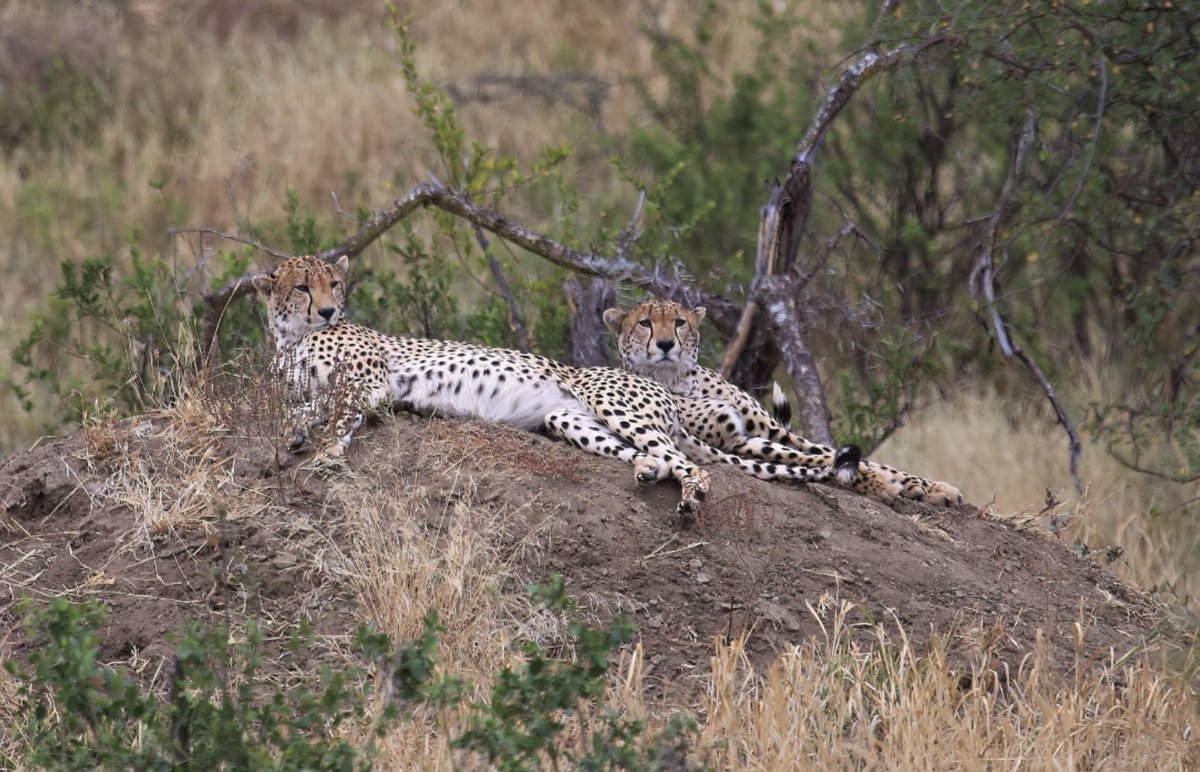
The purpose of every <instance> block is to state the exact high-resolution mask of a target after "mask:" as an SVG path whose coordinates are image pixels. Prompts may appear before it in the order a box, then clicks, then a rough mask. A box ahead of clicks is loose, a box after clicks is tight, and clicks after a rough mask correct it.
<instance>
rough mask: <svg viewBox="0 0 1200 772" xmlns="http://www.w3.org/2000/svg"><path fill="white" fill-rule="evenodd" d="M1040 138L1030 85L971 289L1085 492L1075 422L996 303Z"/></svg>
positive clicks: (1080, 445) (974, 269)
mask: <svg viewBox="0 0 1200 772" xmlns="http://www.w3.org/2000/svg"><path fill="white" fill-rule="evenodd" d="M1036 134H1037V114H1036V113H1035V112H1034V110H1033V97H1032V94H1031V92H1030V87H1029V84H1028V83H1026V85H1025V120H1024V122H1023V123H1022V125H1021V127H1020V129H1017V130H1014V137H1013V149H1012V159H1011V161H1010V162H1009V167H1008V176H1007V177H1006V178H1005V180H1004V185H1003V186H1002V187H1001V189H1000V195H999V197H998V198H997V200H996V208H995V210H994V211H993V212H992V215H991V217H989V218H988V225H987V234H986V236H985V238H984V240H983V244H982V245H981V247H980V250H979V257H978V258H977V259H976V262H975V267H974V268H973V269H972V270H971V278H970V280H969V281H970V282H971V283H972V284H971V286H972V287H974V286H975V284H974V283H975V281H976V280H978V284H979V287H980V289H981V290H982V294H983V296H984V300H985V302H986V303H987V306H988V313H989V315H990V316H991V319H992V328H993V329H994V330H995V332H996V340H997V341H998V342H999V344H1000V351H1001V352H1002V353H1003V354H1004V357H1005V358H1006V359H1011V358H1013V357H1016V358H1017V359H1019V360H1020V361H1021V362H1022V364H1024V365H1025V366H1026V367H1027V368H1028V369H1029V371H1030V372H1031V373H1032V374H1033V377H1034V378H1035V379H1036V380H1037V382H1038V384H1039V385H1041V387H1042V391H1043V392H1044V393H1045V394H1046V399H1048V400H1049V401H1050V405H1051V406H1052V407H1053V408H1054V414H1055V415H1056V416H1057V417H1058V422H1059V423H1060V424H1062V427H1063V429H1064V430H1066V432H1067V440H1068V445H1069V448H1070V455H1069V457H1068V468H1069V469H1070V473H1071V482H1072V483H1074V485H1075V490H1076V491H1081V492H1082V490H1083V486H1082V485H1081V484H1080V482H1079V473H1078V468H1079V454H1080V453H1081V452H1082V443H1081V442H1080V440H1079V434H1078V432H1076V431H1075V422H1074V421H1072V420H1071V417H1070V416H1069V415H1067V411H1066V409H1065V408H1064V407H1063V406H1062V403H1061V402H1059V400H1058V395H1056V394H1055V392H1054V387H1053V386H1052V385H1051V384H1050V380H1049V379H1048V378H1047V377H1046V374H1045V373H1044V372H1042V368H1040V367H1039V366H1038V364H1037V362H1035V361H1034V360H1033V357H1031V356H1030V355H1029V354H1027V353H1026V352H1025V350H1024V349H1022V348H1021V347H1020V346H1018V345H1017V344H1016V343H1015V342H1014V341H1013V338H1012V335H1011V333H1010V332H1009V330H1008V322H1007V320H1006V319H1005V318H1004V315H1003V314H1002V313H1001V311H1000V306H999V304H998V303H997V302H996V267H995V253H996V245H997V244H998V242H999V239H1000V229H1001V226H1003V225H1004V224H1005V223H1007V222H1008V220H1009V219H1010V218H1011V217H1012V215H1013V214H1014V213H1015V212H1016V210H1017V209H1018V207H1019V204H1018V202H1017V201H1016V192H1017V190H1018V188H1019V187H1020V185H1021V177H1022V175H1023V174H1024V170H1025V160H1026V158H1027V157H1028V155H1029V150H1030V148H1031V147H1032V146H1033V140H1034V137H1035V136H1036Z"/></svg>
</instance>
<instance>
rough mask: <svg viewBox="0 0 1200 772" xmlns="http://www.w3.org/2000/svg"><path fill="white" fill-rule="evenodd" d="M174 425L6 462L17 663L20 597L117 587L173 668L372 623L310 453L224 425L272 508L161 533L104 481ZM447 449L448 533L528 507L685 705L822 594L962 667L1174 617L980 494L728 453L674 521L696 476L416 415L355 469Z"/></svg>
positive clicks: (413, 460)
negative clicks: (801, 478)
mask: <svg viewBox="0 0 1200 772" xmlns="http://www.w3.org/2000/svg"><path fill="white" fill-rule="evenodd" d="M164 420H165V419H163V418H161V417H159V418H154V417H143V418H139V419H133V420H131V421H127V422H123V423H122V424H120V425H119V426H118V427H117V430H116V431H117V434H118V435H119V436H120V437H121V438H122V441H121V442H119V443H113V444H111V445H110V446H107V447H105V448H101V449H100V452H98V451H97V448H96V447H89V443H90V444H92V445H95V442H94V440H92V441H89V440H85V437H84V436H83V435H82V434H75V435H72V436H69V437H65V438H62V439H57V440H53V441H50V442H47V443H45V444H43V445H41V446H40V447H38V448H36V449H34V450H32V451H29V452H27V453H23V454H21V455H18V456H16V457H13V458H11V459H9V460H8V461H7V462H6V463H5V464H4V465H3V467H2V468H0V497H2V498H0V500H2V503H3V517H2V518H0V629H7V630H9V631H10V632H9V633H8V639H7V643H8V647H7V648H8V649H9V654H10V655H12V656H15V657H16V658H17V659H21V658H23V656H24V655H25V654H26V653H27V651H28V646H29V645H31V644H30V642H29V641H27V640H26V639H25V638H24V632H23V631H22V629H21V627H20V625H19V619H20V612H19V609H18V602H19V601H20V600H21V598H22V597H29V598H31V599H32V600H33V601H34V602H39V601H44V600H45V599H47V598H49V597H51V596H55V595H66V596H69V597H83V596H87V595H91V596H95V597H98V598H100V599H101V600H103V601H104V602H105V603H106V604H107V605H108V606H109V608H110V614H109V622H108V624H107V626H106V628H105V629H104V630H103V631H102V633H103V646H104V650H103V652H102V656H103V658H104V659H105V660H107V661H113V660H123V661H125V662H128V663H132V664H133V666H134V669H135V670H136V671H137V672H140V673H142V674H143V676H144V677H145V678H146V679H148V680H153V681H158V682H160V683H161V677H162V676H161V674H162V673H164V672H169V670H170V657H171V654H172V652H173V643H172V642H171V640H170V638H169V636H170V635H171V634H173V633H176V632H178V631H181V630H183V629H186V627H187V625H188V623H189V622H190V621H192V620H202V621H209V622H213V621H225V622H235V623H236V621H238V620H240V619H241V618H243V617H245V616H248V615H255V616H258V617H265V618H268V619H271V620H276V621H279V622H282V623H284V624H285V625H286V624H294V623H296V622H297V621H298V620H299V619H301V618H304V619H307V620H310V622H311V623H312V624H313V626H314V627H315V628H316V629H317V630H319V631H321V632H324V633H327V634H331V635H340V634H349V633H352V632H353V631H354V629H355V628H356V627H357V625H358V624H359V622H360V621H363V620H362V619H361V616H362V615H361V614H360V609H358V608H357V607H356V604H355V601H354V598H353V594H352V593H350V592H349V591H348V590H347V588H346V587H344V586H342V585H341V584H340V583H339V582H338V581H337V580H336V579H334V578H331V577H332V574H331V573H330V572H327V571H323V570H322V569H321V567H320V562H319V561H316V560H314V559H313V555H316V554H318V553H319V552H320V545H321V544H322V543H325V541H326V540H328V539H336V538H338V534H339V533H340V531H339V529H338V528H336V527H335V525H336V523H338V522H343V521H344V520H345V518H352V517H354V513H353V512H343V511H339V510H338V509H337V504H336V501H335V500H333V499H332V498H331V497H330V496H329V495H328V487H329V486H328V482H327V481H326V480H325V479H324V478H323V477H321V476H320V475H314V474H312V473H311V472H308V471H305V470H304V469H303V468H302V465H301V464H300V463H298V460H297V459H285V460H284V463H283V464H282V466H281V465H280V464H278V463H277V462H276V460H275V458H274V455H273V452H270V451H268V450H264V448H263V447H260V446H257V445H254V444H253V443H239V442H236V441H234V440H231V439H229V438H228V437H225V438H220V439H218V440H214V441H213V442H212V443H211V444H210V445H209V446H208V449H207V450H206V451H205V452H206V453H209V454H212V455H213V456H214V457H217V458H225V459H232V461H233V466H232V467H231V469H232V470H233V471H232V477H231V481H230V483H229V484H231V485H235V486H237V489H236V495H237V496H238V497H239V501H262V502H263V504H262V506H261V507H258V508H257V509H256V510H255V511H256V512H257V514H253V515H249V516H247V515H242V516H239V517H237V518H233V517H227V518H223V519H222V518H220V517H218V518H217V519H215V520H214V519H212V518H210V519H208V520H198V521H197V522H196V523H195V524H194V525H192V526H190V527H185V528H178V527H167V528H165V529H164V530H163V531H162V532H161V533H151V534H150V535H149V537H148V538H139V534H140V533H141V532H140V531H139V529H142V528H144V527H145V526H144V519H139V518H138V517H137V516H136V514H135V513H134V512H133V511H132V509H131V507H130V506H128V505H125V504H121V503H119V502H114V501H112V498H111V497H110V496H107V495H106V493H105V489H104V488H105V485H106V484H108V483H106V482H105V481H106V480H108V479H109V477H110V475H111V471H112V469H113V468H114V467H115V465H116V464H117V463H118V462H119V461H120V460H121V455H122V454H129V453H139V454H143V455H144V456H145V457H146V458H151V459H153V458H154V457H155V453H156V452H157V451H158V449H157V448H156V446H155V443H156V442H157V441H158V440H155V439H154V438H155V437H156V436H158V434H156V432H157V431H159V430H161V429H162V423H163V421H164ZM397 448H399V449H400V450H399V451H397ZM438 454H455V455H456V456H457V457H459V458H461V463H460V464H459V465H458V469H459V470H460V473H459V474H458V475H456V476H454V477H445V478H443V477H440V476H437V475H431V478H430V479H428V480H424V481H423V482H425V483H426V484H427V485H428V495H429V496H430V497H431V501H432V503H433V504H434V506H431V507H429V511H430V512H431V513H434V514H431V515H430V518H431V519H430V524H429V525H430V527H444V526H445V522H444V519H445V517H447V513H448V512H452V511H453V508H452V507H450V506H438V503H439V502H441V503H443V504H449V503H450V502H451V501H453V500H454V499H455V498H456V497H457V496H459V495H460V494H461V490H460V487H461V485H462V484H463V479H464V477H469V478H471V479H472V480H473V482H472V485H473V486H474V492H473V496H474V500H475V501H478V502H485V503H488V504H489V505H494V506H496V507H498V508H505V509H509V510H511V511H512V512H513V513H514V514H513V515H512V517H514V518H517V521H516V522H514V523H512V526H513V527H511V528H507V529H504V530H505V532H506V533H504V534H501V533H497V534H496V535H495V538H496V539H499V540H507V541H508V542H509V543H507V544H502V545H501V547H502V548H503V549H508V550H509V551H510V553H511V560H512V561H513V562H514V574H515V575H516V576H517V577H518V578H519V579H520V580H522V581H543V580H545V579H546V578H547V577H548V576H549V575H550V574H552V573H559V574H561V575H562V576H563V577H564V578H565V580H566V586H567V589H568V591H569V592H570V593H571V594H572V595H574V596H575V597H577V598H579V599H580V601H581V605H582V607H584V608H585V609H589V610H590V611H591V612H592V613H594V614H595V616H596V617H597V618H606V617H607V616H608V615H610V614H611V613H613V612H615V611H617V610H624V611H626V612H627V613H628V614H629V616H630V617H631V619H632V621H633V622H635V623H636V625H637V627H638V630H639V633H638V634H639V635H640V637H641V639H642V641H643V643H644V646H645V656H646V662H647V663H648V665H649V667H648V670H649V673H648V678H647V682H648V683H649V684H650V685H651V688H652V690H656V691H657V692H658V693H659V694H660V695H661V696H664V697H672V696H679V695H678V688H680V687H681V686H683V687H686V685H687V684H698V683H699V679H697V678H694V677H696V676H702V675H703V674H704V673H705V672H706V670H707V668H708V662H709V656H710V652H711V644H712V641H713V639H714V638H715V637H717V636H734V635H739V634H742V633H743V632H745V631H747V630H750V634H749V646H748V650H749V652H750V654H751V656H752V658H753V659H755V660H756V662H757V664H763V663H765V662H766V661H768V660H769V659H771V658H772V657H773V656H774V655H775V654H776V653H777V652H779V651H781V650H783V649H785V648H786V647H789V646H792V645H795V644H801V643H804V642H806V641H808V640H810V639H812V638H819V637H820V636H821V635H822V631H821V627H820V625H819V624H818V621H817V619H816V616H815V615H814V614H813V613H811V612H810V610H809V606H810V605H811V606H813V607H817V606H820V605H821V604H825V603H828V602H829V601H830V600H841V599H845V600H849V601H852V602H854V603H855V604H857V609H858V611H857V615H858V618H859V619H864V620H865V619H870V620H876V621H879V622H882V623H884V624H885V625H886V626H887V627H889V628H890V629H895V630H900V629H903V631H904V633H905V634H906V635H908V636H909V638H910V640H912V641H913V642H915V643H916V644H918V646H920V645H922V644H923V643H924V642H925V641H927V640H928V639H929V636H930V635H931V634H934V633H937V634H949V635H950V636H951V649H952V652H953V656H954V657H955V658H956V659H960V660H961V661H962V662H963V664H964V665H967V664H969V663H970V662H971V661H972V660H973V659H974V658H976V657H978V656H979V654H980V650H981V647H983V646H985V645H986V646H987V647H988V648H990V651H991V655H992V657H993V659H996V658H998V659H1000V660H1002V661H1005V662H1008V663H1010V664H1011V665H1012V666H1013V667H1016V666H1018V665H1019V663H1020V660H1021V658H1022V657H1023V656H1025V655H1026V654H1027V653H1029V652H1030V651H1031V649H1032V648H1033V646H1034V640H1035V635H1036V634H1037V631H1039V630H1041V631H1044V633H1045V638H1046V640H1048V641H1049V642H1050V646H1051V652H1052V655H1053V657H1054V661H1055V663H1056V666H1057V667H1059V668H1061V669H1063V670H1067V669H1070V668H1072V667H1074V666H1075V665H1076V663H1077V662H1079V661H1080V660H1081V658H1082V661H1083V662H1084V663H1085V664H1086V663H1087V662H1088V661H1094V662H1096V663H1102V662H1103V661H1105V660H1107V659H1109V657H1110V656H1111V655H1112V652H1115V653H1116V654H1117V655H1120V654H1123V653H1124V652H1127V651H1129V650H1130V649H1132V648H1134V647H1135V646H1137V645H1138V643H1139V642H1140V641H1142V640H1143V636H1145V635H1146V634H1147V632H1148V630H1149V629H1150V628H1151V627H1152V626H1153V625H1154V623H1155V622H1156V621H1157V620H1159V619H1160V618H1161V613H1160V611H1159V609H1158V608H1157V607H1156V605H1155V604H1154V603H1153V602H1152V601H1151V600H1150V599H1149V598H1148V597H1147V596H1146V595H1145V594H1144V593H1142V592H1141V591H1140V590H1138V589H1135V588H1132V587H1130V586H1128V585H1125V584H1122V583H1121V582H1119V581H1118V580H1117V579H1116V578H1115V577H1114V576H1113V575H1112V574H1111V573H1110V572H1108V571H1107V570H1104V569H1103V568H1101V567H1099V566H1097V565H1095V564H1094V563H1092V562H1089V561H1088V560H1084V559H1079V558H1077V557H1076V556H1075V554H1074V553H1073V552H1072V551H1071V550H1070V549H1068V548H1067V547H1066V546H1065V545H1063V544H1062V543H1059V542H1057V541H1055V540H1054V539H1052V538H1047V537H1044V536H1040V535H1037V534H1034V533H1029V532H1024V531H1018V530H1014V529H1012V528H1009V527H1007V526H1006V525H1004V524H1002V523H998V522H995V521H992V520H989V519H987V518H985V517H983V516H982V515H981V513H980V511H978V510H977V509H976V508H974V507H972V506H967V505H963V506H960V507H957V508H952V509H941V508H935V507H932V506H929V505H925V504H919V503H912V502H903V503H899V504H896V505H895V506H888V505H885V504H881V503H879V502H876V501H873V500H870V499H866V498H863V497H861V496H858V495H856V494H854V493H851V492H848V491H845V490H841V489H836V488H831V487H826V486H818V485H812V486H807V487H804V486H796V487H792V486H786V485H782V484H771V483H765V482H761V481H758V480H755V479H752V478H749V477H745V476H743V475H741V474H739V473H738V472H736V471H734V470H732V469H729V468H716V469H714V470H713V478H714V481H713V488H712V492H711V494H710V496H709V498H708V500H707V501H706V503H705V509H704V511H703V513H702V516H701V518H700V519H698V520H697V521H696V522H692V523H684V522H681V521H680V520H679V519H678V518H677V517H676V516H675V514H674V508H675V504H676V502H677V500H678V492H679V491H678V488H677V487H676V486H674V485H673V484H672V483H669V482H668V483H663V484H659V485H656V486H653V487H649V488H640V487H638V486H636V485H635V484H634V481H633V474H632V470H631V468H630V467H628V466H626V465H624V464H621V463H619V462H615V461H610V460H607V459H600V458H596V457H593V456H589V455H585V454H583V453H581V452H579V451H577V450H575V449H573V448H570V447H568V446H566V445H563V444H561V443H556V442H552V441H550V440H548V439H546V438H543V437H540V436H537V435H533V434H528V433H523V432H520V431H517V430H514V429H511V428H508V427H504V426H495V425H485V424H481V423H476V422H461V421H449V420H439V419H425V418H417V417H412V416H406V415H398V416H394V417H390V418H387V419H385V420H383V421H382V422H379V423H377V424H376V425H374V426H372V427H371V428H369V429H366V428H364V430H362V432H361V435H360V440H358V441H356V445H355V447H354V449H353V450H352V452H351V453H350V455H349V458H348V463H349V466H350V468H351V469H353V470H354V471H355V477H354V478H353V484H356V485H364V486H371V485H373V484H378V479H379V476H378V475H377V474H375V473H373V472H372V470H373V469H374V470H379V469H382V468H385V467H394V468H401V469H408V470H412V469H414V468H416V465H418V464H419V463H421V460H422V459H429V458H431V457H434V456H437V455H438ZM106 455H107V459H106V458H105V456H106ZM922 471H925V472H931V473H936V470H922ZM164 473H167V472H164ZM164 490H168V488H167V486H164ZM169 490H170V491H177V490H179V488H178V486H171V487H170V488H169ZM168 503H169V502H168ZM218 514H219V513H218ZM435 518H436V520H435ZM518 541H520V543H521V544H520V548H519V549H518V548H517V542H518ZM306 545H307V546H306ZM1077 622H1078V623H1080V624H1081V628H1079V629H1078V630H1077V629H1076V627H1075V625H1076V623H1077ZM1080 632H1081V634H1082V646H1081V647H1077V645H1076V635H1077V634H1079V633H1080ZM984 638H986V639H987V642H986V644H985V643H983V642H982V640H983V639H984ZM648 696H656V695H654V694H651V695H648Z"/></svg>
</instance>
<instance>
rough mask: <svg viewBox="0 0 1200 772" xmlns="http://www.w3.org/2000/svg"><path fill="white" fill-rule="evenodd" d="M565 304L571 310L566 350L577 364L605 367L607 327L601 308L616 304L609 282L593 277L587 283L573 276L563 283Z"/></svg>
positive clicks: (607, 360)
mask: <svg viewBox="0 0 1200 772" xmlns="http://www.w3.org/2000/svg"><path fill="white" fill-rule="evenodd" d="M563 292H564V293H565V294H566V296H567V306H568V307H569V308H570V311H571V327H570V330H569V332H568V339H567V351H568V357H569V358H570V360H571V364H573V365H575V366H576V367H607V366H608V365H609V364H610V362H609V359H608V349H607V348H605V346H604V338H605V335H606V330H605V327H604V311H605V310H606V309H609V308H613V307H615V306H616V305H617V293H616V292H615V290H614V289H613V285H612V282H608V281H605V280H603V279H592V280H591V281H589V282H588V283H587V286H583V285H581V284H580V283H579V282H578V281H577V280H575V279H567V280H566V281H564V282H563Z"/></svg>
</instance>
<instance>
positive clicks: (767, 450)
mask: <svg viewBox="0 0 1200 772" xmlns="http://www.w3.org/2000/svg"><path fill="white" fill-rule="evenodd" d="M703 319H704V309H703V308H695V309H691V310H689V309H687V308H684V307H683V306H681V305H680V304H678V303H675V302H673V301H670V300H661V299H658V298H651V299H648V300H643V301H642V302H641V303H639V304H638V305H636V306H634V308H633V309H631V310H630V311H629V312H628V313H622V312H621V311H620V310H619V309H616V308H610V309H608V310H607V311H605V312H604V323H605V324H606V325H607V326H608V328H609V329H610V330H612V331H613V333H614V334H616V336H617V347H618V349H619V350H620V352H621V363H622V365H623V366H624V367H625V368H626V369H627V370H629V371H630V372H633V373H636V374H638V375H643V376H646V377H648V378H653V379H654V380H656V381H658V382H659V383H661V384H663V385H664V386H666V387H667V388H668V389H670V391H671V393H672V394H674V395H675V404H676V406H677V407H678V409H679V419H680V421H681V422H682V423H683V429H684V431H686V432H688V433H690V434H692V435H695V436H696V437H698V438H699V439H700V440H702V441H703V442H706V443H708V444H710V445H713V446H714V447H717V448H720V449H722V450H725V451H728V452H730V453H733V454H736V455H738V456H746V457H753V458H761V459H765V460H768V461H773V462H775V463H779V464H795V465H800V466H806V467H810V468H816V469H826V468H828V467H829V466H830V465H831V464H832V463H833V462H834V456H835V451H834V449H833V448H830V447H826V446H824V445H818V444H816V443H814V442H810V441H808V440H806V439H804V438H803V437H801V436H799V435H797V434H794V433H792V432H791V431H789V430H788V429H787V427H786V425H782V424H780V422H778V421H776V420H775V419H773V418H772V417H771V415H770V414H769V413H767V411H766V410H764V409H763V407H762V406H761V405H759V404H758V402H757V400H755V399H754V398H753V397H751V396H750V395H749V394H747V393H746V392H745V391H742V390H741V389H739V388H738V387H737V386H734V385H733V384H732V383H730V382H729V381H727V380H725V379H724V378H722V377H721V376H720V374H718V373H716V372H714V371H712V370H709V369H708V368H705V367H701V366H699V365H697V364H696V355H697V350H698V348H699V345H700V322H701V321H702V320H703ZM785 404H786V401H785ZM839 479H842V480H845V479H846V478H844V477H843V478H839ZM849 484H850V486H851V487H852V488H853V489H854V490H857V491H859V492H860V493H865V494H867V495H869V496H873V497H875V498H878V499H882V500H884V501H890V500H891V499H893V498H895V497H896V496H898V495H899V496H904V497H907V498H912V499H920V500H929V501H932V502H934V503H937V504H942V505H950V504H958V503H961V501H962V493H960V492H959V490H958V488H955V487H954V486H952V485H949V484H947V483H944V482H936V481H932V480H926V479H924V478H921V477H917V476H915V475H911V474H908V473H906V472H901V471H900V470H898V469H893V468H892V467H890V466H885V465H883V464H877V463H875V462H873V461H866V460H863V461H861V462H860V464H859V467H858V474H857V475H855V476H854V477H852V478H849Z"/></svg>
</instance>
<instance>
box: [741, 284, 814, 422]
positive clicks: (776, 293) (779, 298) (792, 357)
mask: <svg viewBox="0 0 1200 772" xmlns="http://www.w3.org/2000/svg"><path fill="white" fill-rule="evenodd" d="M755 296H756V297H757V298H758V301H759V303H761V305H762V308H763V311H764V312H765V315H766V317H767V320H768V322H769V323H770V326H771V332H772V333H773V336H774V338H775V340H776V341H778V343H779V350H780V356H781V358H782V359H783V365H784V367H785V368H786V369H787V371H788V376H789V377H790V378H791V379H792V385H793V386H795V388H796V393H797V394H798V395H802V397H801V399H800V405H799V414H800V421H801V423H803V424H804V431H805V436H807V437H808V438H809V439H810V440H812V441H813V442H817V443H820V444H823V445H832V444H833V438H832V437H831V436H830V432H829V407H828V406H827V405H826V404H825V392H824V390H823V389H822V388H821V378H820V374H819V373H818V372H817V362H816V360H815V359H814V358H813V355H812V352H811V351H810V350H809V348H808V336H807V335H806V334H805V330H804V325H803V321H802V318H801V316H800V310H799V308H798V307H797V305H798V302H797V301H798V298H797V295H796V293H795V292H794V291H793V288H792V282H790V281H788V279H787V278H785V277H781V276H764V277H762V279H761V280H760V281H759V283H758V285H757V287H756V292H755Z"/></svg>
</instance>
